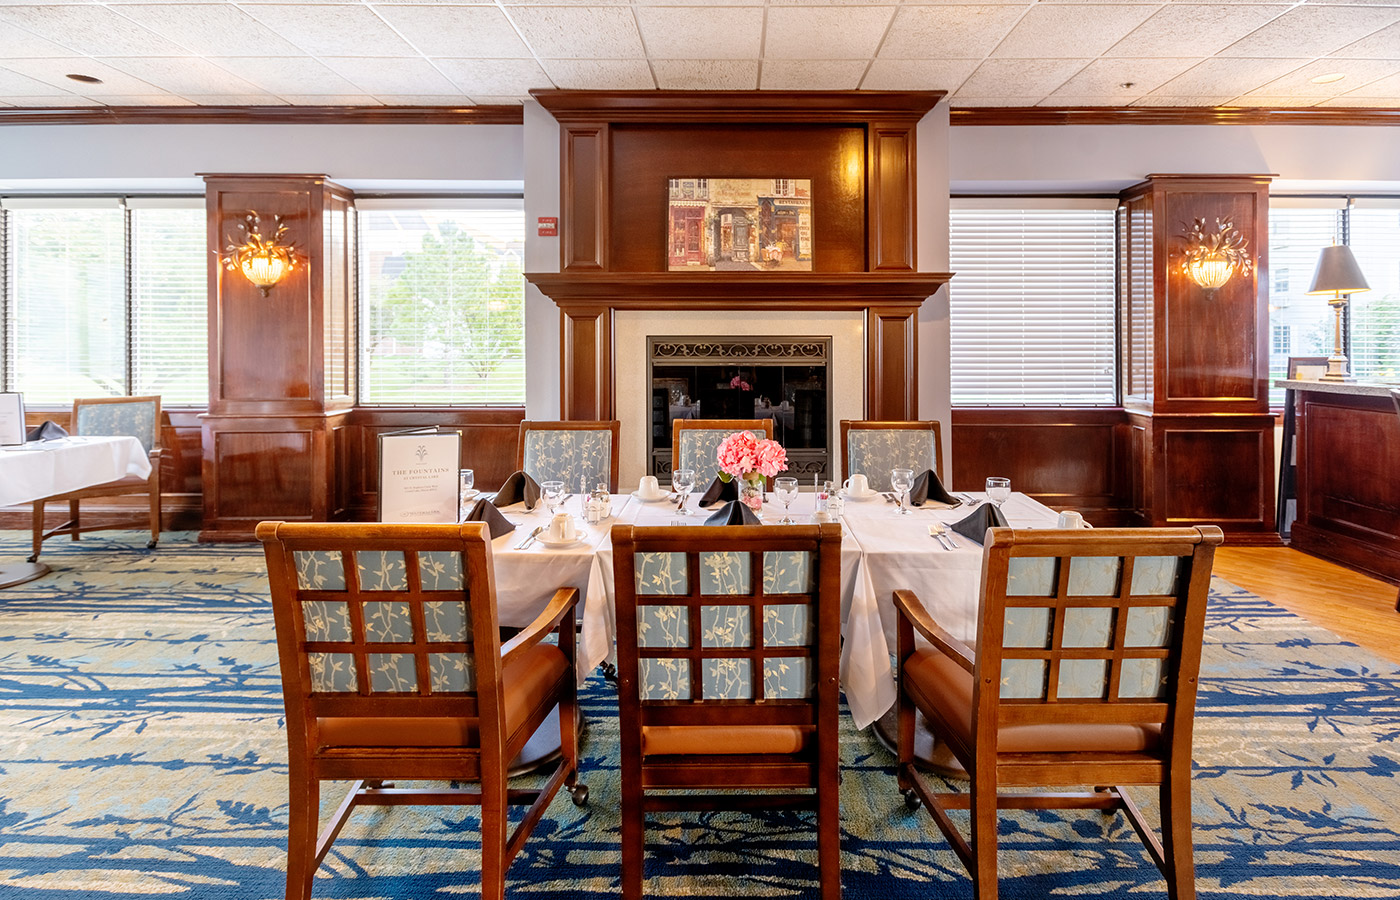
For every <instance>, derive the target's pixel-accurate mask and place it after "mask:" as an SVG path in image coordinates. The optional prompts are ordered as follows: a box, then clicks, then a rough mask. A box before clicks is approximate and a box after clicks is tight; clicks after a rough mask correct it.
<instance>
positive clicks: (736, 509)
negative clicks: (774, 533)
mask: <svg viewBox="0 0 1400 900" xmlns="http://www.w3.org/2000/svg"><path fill="white" fill-rule="evenodd" d="M705 524H706V525H762V524H763V523H762V522H760V521H759V520H758V516H756V515H754V514H753V510H751V509H749V507H748V505H747V504H744V503H740V502H739V501H738V500H730V501H729V502H728V503H726V504H725V505H724V506H721V507H720V508H719V509H718V510H716V511H715V512H714V513H712V514H711V515H710V517H709V518H708V519H706V520H705Z"/></svg>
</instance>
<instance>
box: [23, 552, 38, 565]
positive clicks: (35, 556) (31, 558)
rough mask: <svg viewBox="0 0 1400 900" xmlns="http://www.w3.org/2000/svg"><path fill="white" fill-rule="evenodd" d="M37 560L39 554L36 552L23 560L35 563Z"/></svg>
mask: <svg viewBox="0 0 1400 900" xmlns="http://www.w3.org/2000/svg"><path fill="white" fill-rule="evenodd" d="M38 561H39V554H37V553H36V554H34V555H33V556H31V557H29V558H28V559H26V560H25V562H32V563H36V562H38Z"/></svg>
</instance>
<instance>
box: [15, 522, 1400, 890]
mask: <svg viewBox="0 0 1400 900" xmlns="http://www.w3.org/2000/svg"><path fill="white" fill-rule="evenodd" d="M27 541H28V538H27V534H21V533H19V532H0V559H3V560H6V561H16V560H18V559H20V558H22V557H23V556H24V555H25V554H26V553H27V546H28V545H27ZM144 541H145V538H144V537H143V536H141V535H139V534H136V533H130V534H128V533H122V532H115V533H108V534H106V535H102V536H97V535H94V536H92V537H91V538H85V539H84V540H83V541H82V542H81V543H79V544H72V543H70V542H58V541H54V542H52V543H51V545H50V548H49V549H46V550H45V554H44V556H45V559H46V560H47V561H48V562H49V563H50V564H51V565H52V566H53V567H54V569H55V573H54V574H53V575H50V576H49V577H48V578H46V579H43V580H41V581H37V582H32V583H30V584H27V585H22V586H20V587H17V588H11V589H8V590H5V591H3V592H0V696H2V697H3V706H0V897H5V898H16V900H21V898H23V900H28V898H34V900H76V898H115V897H130V896H134V895H141V896H148V895H168V896H178V897H197V898H205V897H208V898H229V900H245V898H247V900H263V898H279V897H281V896H282V892H283V873H282V869H281V866H282V864H283V854H284V850H285V847H284V840H285V819H286V796H285V792H286V785H285V779H286V762H285V758H286V750H285V743H284V737H283V734H282V731H281V728H282V699H281V694H280V688H279V682H278V675H277V662H276V654H275V650H274V644H273V633H272V617H271V613H270V610H269V607H268V602H267V596H266V590H265V586H264V574H263V563H262V557H261V554H260V551H259V550H258V549H257V548H256V547H254V546H229V545H213V546H209V545H199V544H196V543H194V542H193V541H192V540H191V539H190V537H189V536H188V535H167V536H165V537H164V539H163V540H162V543H161V547H160V549H158V550H155V551H147V550H146V549H145V546H144ZM1215 587H1216V591H1215V593H1214V594H1213V595H1212V598H1211V599H1212V602H1211V614H1210V620H1209V627H1208V631H1207V641H1208V647H1207V648H1206V655H1205V668H1204V673H1203V674H1204V676H1205V677H1204V680H1203V688H1202V692H1201V698H1200V704H1199V725H1198V728H1197V736H1196V743H1195V761H1196V779H1195V784H1194V791H1195V798H1194V799H1195V804H1194V805H1195V816H1194V817H1195V836H1196V865H1197V876H1198V881H1197V884H1198V891H1199V893H1200V895H1201V896H1202V897H1206V898H1217V897H1222V898H1223V897H1239V896H1252V897H1287V898H1318V900H1322V898H1340V897H1367V898H1372V897H1400V780H1397V778H1396V777H1395V776H1396V772H1397V768H1400V766H1397V762H1396V752H1395V747H1396V744H1395V741H1396V737H1397V735H1400V690H1397V688H1400V671H1397V669H1396V667H1395V666H1392V665H1390V664H1388V663H1383V662H1381V661H1378V660H1376V659H1375V658H1373V657H1371V656H1370V655H1369V654H1367V653H1366V652H1365V651H1363V650H1361V649H1359V648H1357V647H1356V646H1354V645H1351V644H1347V643H1344V642H1342V641H1340V640H1339V639H1338V638H1337V637H1336V636H1335V635H1332V634H1330V633H1328V632H1326V631H1324V630H1322V629H1320V628H1317V627H1314V626H1312V625H1310V624H1309V623H1307V622H1305V621H1303V620H1302V619H1299V618H1297V617H1296V616H1293V615H1291V614H1289V613H1287V612H1285V611H1283V610H1281V609H1278V608H1277V607H1274V606H1271V605H1270V604H1268V603H1266V602H1264V601H1262V600H1260V599H1259V598H1257V597H1254V596H1252V595H1250V594H1247V593H1245V592H1243V591H1241V590H1239V589H1238V588H1235V587H1233V586H1231V585H1229V584H1226V583H1223V582H1219V581H1217V582H1216V585H1215ZM583 702H584V707H585V710H586V713H587V715H588V717H589V719H590V723H591V724H590V728H589V730H588V733H587V736H586V743H585V747H584V759H583V764H582V769H583V778H584V780H585V781H586V782H587V783H588V784H589V786H590V788H591V791H592V796H591V802H590V805H589V806H588V807H587V808H585V809H577V808H575V807H574V806H573V805H572V804H570V803H569V801H568V798H567V797H566V796H564V795H561V796H560V797H558V798H556V799H555V802H554V804H553V805H552V806H551V807H550V810H549V813H548V815H547V816H546V818H545V820H544V821H543V822H542V823H541V824H540V826H539V827H538V828H537V830H536V832H535V836H534V837H533V838H532V839H531V840H530V841H529V842H528V843H527V844H526V847H525V850H524V852H523V854H522V856H521V857H520V858H519V859H517V861H516V863H515V865H514V866H513V867H512V869H511V872H510V881H509V886H508V891H509V892H510V895H511V896H513V897H522V898H523V897H527V896H528V897H531V898H544V900H551V898H561V900H565V898H567V900H576V897H577V895H578V894H579V893H580V892H588V893H606V894H615V893H616V892H617V890H618V878H617V876H618V872H617V847H618V843H617V833H618V817H617V800H618V773H617V768H616V738H617V731H616V720H615V718H614V716H615V705H614V703H613V700H612V693H611V687H610V686H609V685H607V684H606V683H605V682H602V681H601V680H600V679H597V678H595V679H593V680H591V681H590V683H589V688H588V690H587V692H586V696H585V697H584V701H583ZM847 728H848V730H847V731H846V732H845V733H844V734H843V742H842V764H843V766H844V769H845V780H844V782H843V784H842V788H841V803H842V817H843V829H844V832H845V833H844V839H843V856H842V864H843V876H842V878H843V886H844V891H845V896H846V897H847V898H850V900H863V898H872V900H874V898H904V897H908V898H944V897H947V898H967V897H970V896H971V885H970V882H969V881H968V880H967V878H966V876H965V875H964V873H963V872H962V870H961V867H960V866H959V864H958V862H957V860H956V858H955V857H954V855H953V853H952V851H951V850H950V849H949V848H948V846H947V844H946V843H945V842H944V841H943V840H942V838H941V836H939V835H938V833H937V830H936V829H935V828H934V826H933V825H932V823H931V822H930V821H929V820H928V818H927V816H926V815H925V814H923V813H922V812H920V813H918V814H917V815H915V814H911V813H908V812H906V811H905V808H904V805H903V802H902V800H901V798H900V796H899V794H898V792H897V791H896V790H895V785H894V779H893V777H892V774H891V772H892V769H891V758H890V756H889V755H888V754H886V753H885V752H884V751H883V750H882V749H880V748H879V747H878V746H877V745H875V744H874V743H873V742H872V741H871V740H870V739H868V737H867V736H866V735H864V734H862V733H859V732H856V731H855V730H854V729H853V728H850V727H849V720H847ZM327 793H328V794H331V793H333V792H331V791H328V792H327ZM1137 796H1138V799H1139V800H1140V802H1142V803H1143V805H1144V806H1145V807H1147V808H1148V816H1149V818H1150V819H1151V820H1152V821H1154V822H1155V821H1156V809H1155V803H1153V802H1152V798H1151V792H1149V791H1140V792H1139V793H1138V795H1137ZM338 799H339V797H338V795H335V796H331V797H328V799H327V805H328V806H329V805H330V804H331V803H332V802H335V801H336V800H338ZM327 812H328V810H327ZM810 826H811V822H810V820H809V819H807V818H805V817H803V816H802V815H798V814H792V813H773V814H771V815H767V816H763V817H758V818H750V817H746V816H742V815H731V814H674V815H666V816H658V817H656V818H655V819H653V820H652V822H651V824H650V826H649V828H648V846H649V850H650V851H651V852H650V853H649V856H648V863H647V866H648V869H647V874H648V880H647V884H646V890H647V893H648V895H649V896H653V897H662V896H677V895H683V896H693V897H736V896H763V897H788V896H793V897H816V896H817V890H816V880H815V875H816V871H815V858H816V853H815V840H814V837H813V833H812V830H811V827H810ZM475 828H476V820H475V815H474V813H473V812H472V811H470V810H461V809H455V810H448V809H444V810H435V809H423V810H412V809H387V810H374V811H366V812H364V813H361V814H359V815H358V817H357V818H355V819H353V820H352V821H351V824H350V825H349V826H348V827H347V828H346V831H345V832H344V833H343V834H342V836H341V838H340V840H339V841H338V842H337V844H336V847H335V849H334V850H333V851H332V854H331V856H330V857H328V859H327V862H326V864H325V865H324V866H323V867H322V869H321V873H320V877H319V878H318V879H317V882H316V888H315V896H316V897H317V898H404V900H407V898H431V897H443V898H447V897H455V896H457V895H466V896H468V897H470V896H474V895H475V894H476V885H477V875H476V865H477V856H476V846H477V845H476V838H475ZM1001 841H1002V856H1001V886H1002V896H1003V897H1005V898H1009V900H1014V898H1044V897H1050V896H1055V895H1075V896H1087V897H1127V896H1129V895H1132V896H1144V897H1158V896H1165V893H1164V885H1163V883H1162V881H1161V879H1160V878H1159V877H1158V875H1157V872H1156V870H1155V869H1154V868H1153V866H1152V864H1151V862H1150V861H1149V860H1148V858H1147V856H1146V854H1145V852H1144V851H1143V849H1142V847H1141V845H1140V844H1139V842H1138V841H1137V838H1136V837H1135V836H1134V835H1133V833H1132V830H1131V828H1130V827H1129V826H1128V825H1127V823H1126V821H1125V820H1124V819H1123V818H1122V817H1121V816H1115V817H1110V818H1104V817H1103V816H1101V815H1100V814H1098V813H1093V812H1073V813H1062V812H1042V813H1034V812H1025V813H1017V814H1006V815H1004V816H1003V817H1002V819H1001Z"/></svg>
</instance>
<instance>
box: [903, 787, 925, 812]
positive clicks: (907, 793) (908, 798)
mask: <svg viewBox="0 0 1400 900" xmlns="http://www.w3.org/2000/svg"><path fill="white" fill-rule="evenodd" d="M900 793H901V794H903V795H904V805H905V806H906V807H908V808H909V809H918V808H919V805H920V803H921V802H922V801H921V800H919V795H918V794H916V793H914V789H913V788H905V789H904V790H902V791H900Z"/></svg>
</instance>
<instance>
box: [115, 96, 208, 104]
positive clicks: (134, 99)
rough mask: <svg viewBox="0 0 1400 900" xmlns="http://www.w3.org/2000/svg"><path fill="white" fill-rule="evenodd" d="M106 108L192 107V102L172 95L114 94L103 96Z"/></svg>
mask: <svg viewBox="0 0 1400 900" xmlns="http://www.w3.org/2000/svg"><path fill="white" fill-rule="evenodd" d="M101 101H102V103H104V104H106V105H107V106H193V105H194V101H193V100H189V99H187V98H185V97H177V96H176V95H174V94H116V95H113V96H103V97H102V98H101Z"/></svg>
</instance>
